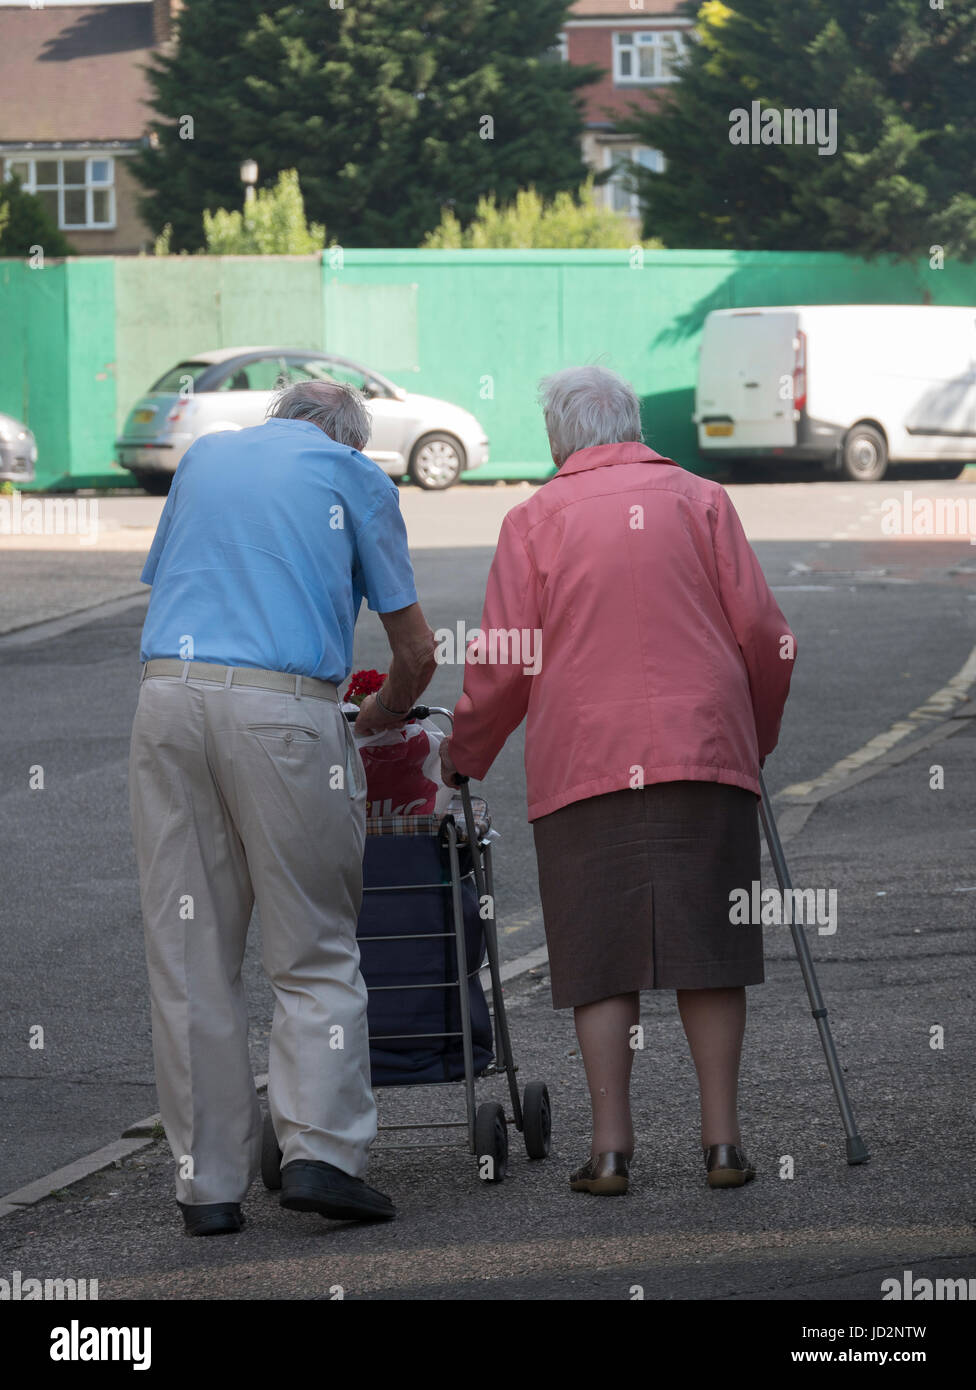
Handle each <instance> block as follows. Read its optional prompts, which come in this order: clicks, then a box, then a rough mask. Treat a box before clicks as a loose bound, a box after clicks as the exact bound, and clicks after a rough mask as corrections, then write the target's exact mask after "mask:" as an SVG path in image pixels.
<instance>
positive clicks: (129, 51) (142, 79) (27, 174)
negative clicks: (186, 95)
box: [0, 0, 180, 255]
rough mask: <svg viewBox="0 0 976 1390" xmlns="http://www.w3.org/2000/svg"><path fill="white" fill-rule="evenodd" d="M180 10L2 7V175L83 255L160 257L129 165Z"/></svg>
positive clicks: (163, 4)
mask: <svg viewBox="0 0 976 1390" xmlns="http://www.w3.org/2000/svg"><path fill="white" fill-rule="evenodd" d="M179 3H180V0H154V2H153V3H111V4H101V5H83V4H79V5H75V4H70V3H69V4H48V5H46V4H41V5H39V6H38V7H37V8H34V7H32V6H31V5H29V4H24V5H15V6H4V7H2V8H0V173H2V176H3V177H7V176H8V174H10V173H15V174H17V176H18V177H19V178H20V180H21V182H22V184H23V185H24V187H25V188H26V189H27V190H28V191H29V192H31V193H36V194H37V196H38V197H39V198H40V199H41V201H42V202H43V203H45V204H46V206H47V208H48V210H49V212H50V213H51V216H52V217H53V218H54V220H55V221H56V222H57V224H58V226H59V227H61V228H62V230H63V231H64V234H65V236H66V237H67V238H68V240H69V241H70V242H71V244H72V246H73V247H74V248H75V250H76V251H77V252H78V254H79V255H86V254H87V255H93V254H94V255H113V254H114V255H125V254H134V253H136V252H139V251H142V250H151V249H152V237H151V234H150V232H149V229H148V228H147V227H146V226H145V224H144V223H143V222H142V220H141V218H140V217H139V213H138V210H137V198H138V196H139V194H140V192H141V189H140V186H139V185H138V184H137V183H136V182H135V180H134V179H133V177H132V175H131V174H130V173H129V171H128V169H127V167H126V165H127V162H128V160H129V158H130V157H131V156H132V154H133V153H135V151H136V150H138V149H140V148H141V147H142V146H143V145H144V143H145V140H146V126H147V123H148V121H149V119H150V114H151V113H150V111H149V109H148V107H147V105H146V102H147V100H148V97H149V85H148V82H147V80H146V75H145V73H144V72H143V66H144V65H145V64H146V63H147V62H148V60H149V57H150V55H151V53H152V51H153V49H154V48H157V47H159V46H161V45H163V44H165V43H166V42H167V41H168V40H169V36H170V23H171V17H172V14H173V13H174V12H175V11H176V10H177V9H178V8H179Z"/></svg>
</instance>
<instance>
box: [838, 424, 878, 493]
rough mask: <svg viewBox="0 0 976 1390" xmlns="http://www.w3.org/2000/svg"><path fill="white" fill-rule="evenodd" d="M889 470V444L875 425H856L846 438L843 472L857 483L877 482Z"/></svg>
mask: <svg viewBox="0 0 976 1390" xmlns="http://www.w3.org/2000/svg"><path fill="white" fill-rule="evenodd" d="M887 471H888V446H887V444H886V443H885V440H884V435H883V434H882V433H881V431H880V430H876V429H875V428H874V426H873V425H855V426H854V428H853V429H852V430H849V431H848V434H847V438H846V439H845V440H844V456H843V458H842V460H841V474H842V475H843V477H845V478H849V479H851V481H852V482H855V483H876V482H878V481H879V480H880V479H881V478H883V477H884V475H885V474H886V473H887Z"/></svg>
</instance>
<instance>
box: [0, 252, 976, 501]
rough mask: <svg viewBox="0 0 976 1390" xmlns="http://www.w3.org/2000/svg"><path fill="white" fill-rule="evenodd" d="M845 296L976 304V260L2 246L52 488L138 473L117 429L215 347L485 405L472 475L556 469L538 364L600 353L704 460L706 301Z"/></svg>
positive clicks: (3, 366) (5, 301) (31, 409)
mask: <svg viewBox="0 0 976 1390" xmlns="http://www.w3.org/2000/svg"><path fill="white" fill-rule="evenodd" d="M831 303H837V304H856V303H864V304H881V303H892V304H925V303H932V304H955V305H970V304H972V305H976V267H973V266H962V265H955V264H952V263H949V264H947V265H946V267H945V268H944V269H941V270H938V269H934V268H932V267H931V266H930V265H929V264H928V262H926V261H920V262H918V263H916V264H903V263H893V262H890V261H886V260H882V261H876V262H870V263H868V262H864V261H861V260H857V259H855V258H853V257H848V256H843V255H840V254H833V253H830V254H826V253H819V252H800V253H780V252H743V253H735V252H724V251H642V250H640V248H633V249H631V250H623V251H411V250H403V251H343V250H340V249H339V248H330V249H329V250H327V251H326V252H325V253H324V254H323V256H322V257H317V256H310V257H304V256H256V257H243V256H242V257H209V256H173V257H160V258H156V257H119V258H111V257H84V258H77V259H69V260H66V261H61V262H53V263H48V264H47V265H46V266H45V267H44V268H38V269H31V268H29V267H28V266H26V265H25V264H23V263H22V262H20V261H0V410H3V411H6V412H7V413H8V414H12V415H15V416H17V417H18V418H20V419H23V420H25V421H26V422H27V423H28V424H29V425H30V427H31V428H32V429H33V430H34V433H35V434H36V435H37V441H38V450H39V459H38V478H37V486H38V487H46V488H55V487H59V488H65V487H68V488H70V487H81V486H102V485H113V484H114V485H120V484H121V485H125V484H126V483H127V482H130V481H131V479H130V475H128V474H126V473H124V472H121V471H120V470H119V469H117V468H116V467H115V465H114V462H113V442H114V439H115V435H116V433H117V431H118V430H119V429H120V428H121V425H122V422H123V420H124V418H125V415H126V414H127V412H128V410H129V408H130V407H131V405H132V403H133V401H134V400H135V399H136V397H138V396H139V395H140V394H142V392H144V391H145V390H146V389H147V388H148V387H149V385H150V384H151V383H152V382H153V381H154V380H155V379H156V378H157V377H158V376H160V375H161V374H162V373H163V372H164V371H166V370H167V369H168V368H169V367H172V366H173V365H175V364H176V363H177V362H178V361H180V360H182V359H186V358H189V357H192V356H193V355H194V354H195V353H198V352H201V351H205V350H207V349H209V348H218V347H234V346H245V347H247V346H253V345H261V344H274V345H280V346H294V347H309V348H322V349H324V350H326V351H330V352H337V353H341V354H343V355H345V356H348V357H352V358H357V359H359V360H361V361H363V362H364V363H366V364H368V365H369V366H371V367H373V368H375V369H376V370H377V371H380V372H382V373H384V374H385V375H387V376H389V377H392V378H393V380H395V381H397V382H399V383H400V384H401V385H402V386H404V387H406V388H407V389H408V390H411V391H418V392H421V393H423V394H425V395H428V396H438V397H443V398H444V399H446V400H450V401H453V402H455V403H456V404H458V405H461V406H464V407H465V408H467V409H468V410H471V411H472V412H473V413H474V414H475V415H477V416H478V418H479V419H480V420H481V421H482V422H483V423H484V425H485V427H486V430H487V432H488V435H489V437H490V439H491V454H492V461H491V463H490V464H488V465H487V467H485V468H481V469H479V470H478V471H477V472H476V473H474V474H472V475H471V481H477V480H478V479H482V480H490V479H495V478H542V477H546V476H548V474H549V473H550V472H551V469H552V464H551V461H550V459H549V455H548V449H547V445H546V438H545V431H544V429H543V427H542V419H541V415H540V412H539V408H538V404H537V400H536V393H537V384H538V381H539V378H540V377H541V376H543V375H544V374H546V373H548V372H552V371H556V370H558V369H559V368H560V367H565V366H571V365H575V364H578V363H582V362H603V363H605V364H606V365H607V366H610V367H613V368H614V369H615V370H617V371H619V372H620V373H621V374H622V375H624V376H625V377H627V378H628V379H629V380H630V381H632V382H633V384H634V386H635V388H636V390H637V392H638V394H639V395H640V398H641V402H642V409H643V419H644V433H645V438H646V439H647V441H648V443H649V444H651V445H652V447H653V448H655V449H656V450H658V452H659V453H662V454H666V455H668V456H670V457H673V458H675V459H677V460H678V461H679V462H680V463H682V464H684V465H685V466H688V467H693V468H694V467H699V466H700V464H699V461H698V458H697V451H696V447H695V431H694V427H693V426H692V424H691V414H692V409H693V401H694V388H695V375H696V369H697V351H698V344H699V338H700V334H701V327H702V324H703V322H704V319H705V316H706V314H707V313H708V312H709V311H710V310H712V309H725V308H736V307H743V306H748V305H771V304H831Z"/></svg>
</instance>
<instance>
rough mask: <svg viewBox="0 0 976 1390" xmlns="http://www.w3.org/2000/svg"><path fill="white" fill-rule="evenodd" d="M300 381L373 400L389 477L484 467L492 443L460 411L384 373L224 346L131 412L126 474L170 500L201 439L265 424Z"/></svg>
mask: <svg viewBox="0 0 976 1390" xmlns="http://www.w3.org/2000/svg"><path fill="white" fill-rule="evenodd" d="M299 381H342V382H346V383H347V384H349V385H352V386H355V387H357V389H358V390H360V391H362V392H363V394H364V395H365V396H366V398H367V408H368V410H369V414H370V419H371V420H372V431H371V433H370V437H369V443H368V444H367V445H366V448H365V450H364V453H366V454H367V455H368V456H369V457H370V458H371V459H372V460H373V461H374V463H377V464H379V466H380V467H381V468H382V469H383V470H384V471H385V472H386V473H388V474H389V475H390V477H392V478H401V477H403V475H404V474H405V473H406V474H409V476H410V477H411V478H412V479H413V481H414V482H415V483H417V484H418V486H420V487H422V488H427V489H431V490H435V489H442V488H447V487H450V486H451V484H452V483H454V482H457V480H458V478H459V477H460V476H461V474H462V473H463V472H465V471H466V470H468V469H472V468H478V467H479V466H480V465H481V464H483V463H487V461H488V436H487V435H486V434H485V431H484V429H483V428H482V426H481V424H480V423H479V422H478V420H476V419H475V417H474V416H473V415H472V414H471V413H470V412H469V411H467V410H462V409H461V407H460V406H456V405H451V403H450V402H449V401H441V400H437V399H436V398H435V397H433V396H418V395H415V394H414V393H413V392H410V391H404V390H403V389H402V387H399V386H397V385H395V384H394V383H393V382H392V381H389V380H387V378H386V377H384V376H381V375H380V374H379V372H374V371H372V370H370V369H369V368H368V367H363V366H361V365H360V364H359V363H358V362H352V361H350V360H349V358H347V357H336V356H335V355H334V354H333V353H326V352H313V351H311V350H310V349H307V348H275V347H252V348H220V349H218V350H217V351H214V352H200V353H197V354H196V355H195V356H194V357H192V358H188V359H187V360H186V361H185V362H179V363H177V365H176V366H175V367H173V368H172V369H171V370H170V371H168V372H167V373H166V374H165V376H162V377H160V379H159V380H158V381H157V382H156V384H155V385H154V386H153V387H152V389H151V390H150V391H149V392H148V393H147V394H146V395H145V396H143V397H142V398H141V399H140V400H138V401H136V403H135V405H134V406H133V407H132V409H131V410H130V411H129V415H128V419H127V420H126V423H125V428H124V430H123V432H122V434H121V435H120V436H119V438H118V439H117V440H116V441H115V453H116V458H117V460H118V462H119V463H120V464H121V466H122V467H123V468H127V469H128V470H129V472H130V473H133V474H134V475H135V476H136V477H137V478H138V480H139V482H140V483H141V484H142V486H143V487H144V488H145V489H146V490H147V492H153V493H165V492H167V491H168V490H169V485H170V482H171V480H172V477H173V474H174V473H175V472H176V466H177V464H178V463H179V461H180V459H181V458H182V457H183V455H184V454H185V453H186V451H187V449H188V448H189V447H190V445H191V444H192V443H193V441H194V440H195V439H198V438H199V437H200V436H201V435H204V434H214V433H216V432H217V431H218V430H241V429H247V428H248V426H250V425H259V424H261V422H262V421H263V420H264V419H265V418H266V416H267V413H268V407H269V405H270V404H271V401H272V399H273V396H274V393H275V391H278V390H280V389H281V388H282V387H283V386H290V385H293V384H294V383H295V382H299Z"/></svg>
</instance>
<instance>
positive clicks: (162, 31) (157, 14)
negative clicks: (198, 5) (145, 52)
mask: <svg viewBox="0 0 976 1390" xmlns="http://www.w3.org/2000/svg"><path fill="white" fill-rule="evenodd" d="M182 8H183V0H153V44H154V45H155V46H156V47H157V48H161V47H162V46H163V45H164V44H167V43H169V42H170V40H171V39H172V38H173V21H174V19H175V18H176V15H177V13H178V12H179V11H180V10H181V9H182Z"/></svg>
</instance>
